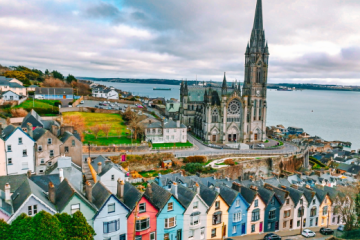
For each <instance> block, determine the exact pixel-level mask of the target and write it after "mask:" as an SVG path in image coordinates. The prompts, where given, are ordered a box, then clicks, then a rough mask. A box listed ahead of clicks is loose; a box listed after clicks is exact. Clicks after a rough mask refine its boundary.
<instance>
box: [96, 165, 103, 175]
mask: <svg viewBox="0 0 360 240" xmlns="http://www.w3.org/2000/svg"><path fill="white" fill-rule="evenodd" d="M97 165H98V168H97V174H100V173H101V171H102V167H101V162H98V164H97Z"/></svg>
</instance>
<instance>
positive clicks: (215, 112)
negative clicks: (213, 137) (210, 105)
mask: <svg viewBox="0 0 360 240" xmlns="http://www.w3.org/2000/svg"><path fill="white" fill-rule="evenodd" d="M218 121H219V111H218V110H217V108H215V109H214V110H213V111H212V114H211V122H213V123H216V122H218Z"/></svg>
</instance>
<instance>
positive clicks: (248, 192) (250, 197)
mask: <svg viewBox="0 0 360 240" xmlns="http://www.w3.org/2000/svg"><path fill="white" fill-rule="evenodd" d="M240 193H241V196H243V198H244V199H245V201H246V202H247V203H249V204H251V203H252V202H253V201H254V199H255V197H256V194H257V192H256V191H255V190H252V189H250V188H247V187H245V186H241V188H240Z"/></svg>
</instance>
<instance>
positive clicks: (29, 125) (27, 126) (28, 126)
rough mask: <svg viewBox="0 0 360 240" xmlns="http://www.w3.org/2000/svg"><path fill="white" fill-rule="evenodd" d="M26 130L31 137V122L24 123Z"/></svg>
mask: <svg viewBox="0 0 360 240" xmlns="http://www.w3.org/2000/svg"><path fill="white" fill-rule="evenodd" d="M26 130H27V134H28V135H29V136H30V137H31V138H33V136H34V134H33V125H32V124H31V123H29V122H28V123H27V124H26Z"/></svg>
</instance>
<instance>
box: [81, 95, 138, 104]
mask: <svg viewBox="0 0 360 240" xmlns="http://www.w3.org/2000/svg"><path fill="white" fill-rule="evenodd" d="M84 100H94V101H109V102H118V103H124V104H135V103H139V104H141V102H139V101H128V100H123V99H107V98H98V97H92V96H84Z"/></svg>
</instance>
